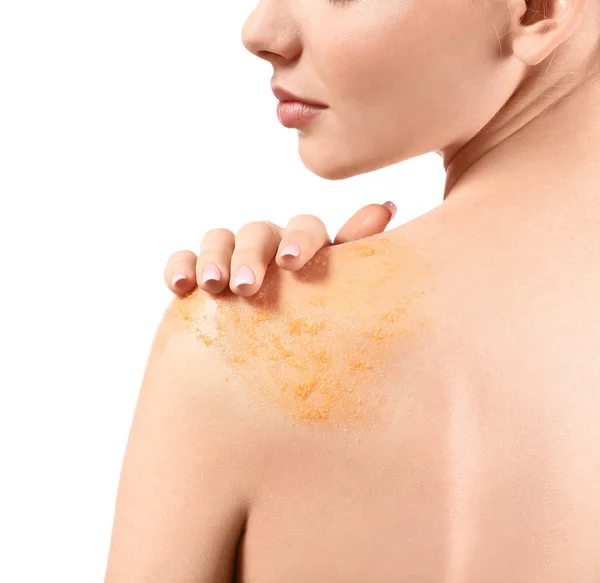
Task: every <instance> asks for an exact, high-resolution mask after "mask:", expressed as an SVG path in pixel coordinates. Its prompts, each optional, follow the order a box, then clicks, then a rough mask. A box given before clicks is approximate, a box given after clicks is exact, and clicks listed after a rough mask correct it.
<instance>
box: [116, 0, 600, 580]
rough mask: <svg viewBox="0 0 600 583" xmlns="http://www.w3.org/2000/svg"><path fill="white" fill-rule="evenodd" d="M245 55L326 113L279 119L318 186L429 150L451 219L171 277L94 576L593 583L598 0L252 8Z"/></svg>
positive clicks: (231, 242)
mask: <svg viewBox="0 0 600 583" xmlns="http://www.w3.org/2000/svg"><path fill="white" fill-rule="evenodd" d="M243 40H244V44H245V46H246V47H247V48H248V49H249V50H250V51H252V52H253V53H254V54H256V55H257V56H259V57H261V58H264V59H266V60H268V61H269V62H271V63H272V65H273V68H274V83H276V84H277V85H278V86H280V87H283V89H285V90H286V91H287V92H293V93H295V94H297V95H299V96H300V98H301V99H304V100H306V102H311V103H319V104H321V105H320V106H319V107H318V108H317V109H315V108H313V107H310V106H302V105H297V104H296V105H293V104H289V103H288V104H287V105H283V106H281V107H280V119H281V120H282V122H285V124H286V125H290V126H291V125H295V126H296V127H298V128H299V129H301V131H300V132H299V148H300V155H301V158H302V160H303V162H304V163H305V165H306V166H307V167H308V168H309V169H310V170H311V171H313V172H315V173H316V174H318V175H319V176H322V177H324V178H329V179H341V178H345V177H349V176H355V175H357V174H360V173H363V172H367V171H371V170H374V169H376V168H381V167H383V166H386V165H389V164H393V163H396V162H400V161H402V160H406V159H408V158H410V157H413V156H416V155H420V154H423V153H426V152H430V151H436V152H438V153H440V154H441V155H442V156H443V159H444V166H445V168H446V170H447V181H446V188H445V192H444V202H443V203H442V204H441V205H439V206H438V207H436V208H435V209H433V210H432V211H430V212H428V213H426V214H424V215H422V216H421V217H418V218H417V219H415V220H413V221H410V222H408V223H406V224H403V225H401V226H399V227H397V228H395V229H392V230H390V231H388V232H385V233H382V232H381V231H382V230H383V228H384V227H385V224H384V223H385V222H386V221H387V220H388V219H387V218H385V216H384V218H383V219H381V217H380V218H379V219H378V220H379V221H380V223H379V227H377V228H374V229H373V230H372V232H371V233H366V238H363V239H361V240H351V239H356V238H357V236H356V232H354V233H353V235H354V236H352V235H348V234H345V235H344V237H342V239H345V240H342V241H338V242H339V243H340V244H337V245H328V244H327V243H328V241H327V238H326V234H324V232H323V228H322V226H321V225H319V224H318V221H316V219H315V218H314V217H313V218H310V219H309V218H307V217H306V216H303V217H301V218H300V219H298V220H300V221H303V224H302V227H300V228H295V227H294V225H291V226H290V228H289V229H288V230H286V231H283V230H282V229H280V228H278V227H277V226H275V225H272V224H270V223H251V224H250V226H249V227H248V226H246V227H245V231H244V229H243V230H242V231H243V232H240V233H238V234H237V235H236V237H234V236H233V234H231V233H229V234H226V233H225V232H224V231H214V232H212V235H211V236H212V237H213V241H212V242H209V243H207V244H206V245H204V243H203V249H201V253H200V257H199V258H198V259H196V258H195V256H193V257H192V256H191V255H188V256H187V258H185V257H183V256H181V255H179V256H178V258H177V261H179V264H178V265H172V264H170V265H169V266H168V269H167V272H168V274H169V275H170V274H171V270H173V269H174V268H175V269H177V270H178V271H182V272H184V273H186V274H187V276H188V277H187V285H188V286H189V287H188V288H187V290H188V292H189V291H191V293H185V295H184V297H176V298H174V300H173V302H172V304H171V305H170V306H169V308H168V309H167V311H166V313H165V316H164V318H163V320H162V322H161V323H160V325H159V327H158V330H157V334H156V338H155V341H154V344H153V346H152V350H151V353H150V357H149V360H148V364H147V369H146V372H145V375H144V379H143V382H142V387H141V389H140V395H139V399H138V404H137V407H136V412H135V416H134V419H133V424H132V428H131V433H130V437H129V441H128V444H127V451H126V454H125V460H124V463H123V470H122V474H121V480H120V484H119V491H118V496H117V506H116V512H115V522H114V527H113V534H112V539H111V548H110V553H109V558H108V567H107V574H106V579H105V582H106V583H121V582H125V581H127V582H128V583H142V582H144V583H147V582H150V581H152V582H154V581H161V582H168V583H183V582H186V583H188V582H192V581H193V582H194V583H215V582H218V583H221V582H231V581H239V582H242V581H243V582H247V583H254V582H256V583H259V582H260V583H270V582H278V583H280V582H282V581H285V582H286V583H296V582H298V583H300V582H302V583H308V582H309V581H310V582H328V583H334V582H335V583H338V582H340V583H341V582H344V583H354V582H361V583H370V582H373V583H375V582H377V583H388V582H389V583H392V582H393V583H400V582H416V581H419V582H422V583H440V582H451V583H480V582H483V581H485V582H486V583H491V582H493V583H496V582H497V583H506V582H507V581H510V582H511V583H532V582H534V581H535V582H537V581H539V582H542V581H543V582H544V583H559V582H561V583H562V582H565V581H571V582H576V583H597V582H598V581H600V543H599V542H598V541H600V423H599V422H598V419H600V391H599V390H598V387H599V385H600V358H599V356H598V353H599V349H600V303H599V302H598V297H599V295H600V189H599V188H598V187H599V185H600V1H598V0H531V1H530V2H526V1H525V0H468V1H467V0H424V1H423V0H421V1H420V2H417V1H416V0H347V1H339V0H336V1H333V0H295V1H294V2H292V1H287V0H260V2H259V4H258V6H257V7H256V9H255V10H254V12H253V13H252V14H251V16H250V17H249V18H248V20H247V22H246V23H245V26H244V29H243ZM275 91H276V92H277V93H278V94H279V95H280V96H281V97H282V98H284V99H285V98H286V97H288V95H287V94H286V93H285V92H284V91H282V90H281V89H277V88H276V89H275ZM383 208H384V207H382V206H376V207H373V208H371V209H370V210H369V211H366V212H371V211H373V212H377V213H382V212H383ZM361 212H362V211H361ZM307 220H308V221H312V222H311V223H307ZM311 225H312V226H311ZM292 227H294V228H292ZM249 229H252V233H254V235H255V236H256V239H255V243H254V246H253V247H252V246H251V247H249V246H248V241H249V238H248V233H249ZM219 233H220V234H219ZM301 234H303V235H301ZM215 235H218V236H222V237H224V238H223V239H222V240H221V242H219V241H218V237H215ZM296 236H299V237H300V236H303V237H304V239H303V240H302V241H295V240H292V239H295V238H296ZM238 237H239V238H240V241H241V244H240V245H239V249H240V250H242V251H245V252H242V253H238V254H237V255H236V251H235V248H236V247H237V246H238ZM209 239H210V238H209ZM215 241H216V243H215ZM308 241H310V243H309V242H308ZM283 242H285V246H286V247H287V243H294V242H296V243H300V246H301V247H302V246H304V247H305V249H304V253H305V255H304V256H302V257H300V256H299V257H300V259H298V258H295V259H293V260H292V261H299V262H300V263H306V264H305V265H304V266H303V267H302V268H301V269H297V267H298V265H299V264H298V263H295V264H289V263H287V264H286V263H283V262H284V261H286V260H285V259H279V258H278V259H277V260H276V262H271V263H269V262H270V260H271V259H272V258H273V257H274V256H275V254H276V252H277V251H279V250H281V251H283V247H282V246H281V245H282V244H283ZM321 246H324V247H323V248H322V249H320V250H318V249H319V247H321ZM206 250H210V251H211V254H206V253H205V251H206ZM315 250H317V251H316V252H315ZM308 256H310V257H308ZM306 259H309V261H308V262H306ZM196 263H197V265H196ZM210 263H215V264H217V266H218V267H219V268H220V271H221V280H220V283H219V286H221V289H218V287H213V288H208V287H206V284H202V280H201V276H200V277H199V278H197V277H196V269H198V273H203V270H204V267H205V266H206V265H208V264H210ZM280 266H282V267H286V269H280ZM240 267H249V268H251V269H252V271H253V277H254V281H253V282H252V279H251V278H250V279H248V280H246V281H247V282H248V283H245V284H244V283H241V282H240V280H238V282H237V283H236V282H235V276H236V275H237V273H238V268H240ZM265 268H266V271H264V270H265ZM242 275H250V273H249V272H248V270H246V269H244V270H242ZM195 280H199V281H200V285H201V286H203V287H199V288H196V289H193V288H194V285H195V283H196V281H195ZM241 281H242V282H243V280H241ZM176 285H178V284H176ZM209 285H212V284H209ZM228 285H229V287H227V286H228ZM244 286H245V287H244ZM184 287H185V286H184ZM173 289H176V288H173ZM182 289H183V288H182ZM192 290H193V291H192ZM244 290H245V291H244ZM219 291H221V293H218V292H219ZM239 296H246V297H239Z"/></svg>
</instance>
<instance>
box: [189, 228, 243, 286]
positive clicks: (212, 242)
mask: <svg viewBox="0 0 600 583" xmlns="http://www.w3.org/2000/svg"><path fill="white" fill-rule="evenodd" d="M234 245H235V235H234V234H233V232H232V231H230V230H229V229H211V230H210V231H207V232H206V233H205V235H204V237H202V241H201V243H200V252H199V253H198V261H197V262H196V280H197V281H198V286H199V287H201V288H202V289H203V290H204V291H207V292H209V293H211V294H219V293H221V292H222V291H223V290H224V289H225V288H226V287H227V285H228V283H229V266H230V264H231V255H232V254H233V248H234Z"/></svg>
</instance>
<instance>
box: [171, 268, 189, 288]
mask: <svg viewBox="0 0 600 583" xmlns="http://www.w3.org/2000/svg"><path fill="white" fill-rule="evenodd" d="M186 277H187V276H186V275H185V273H181V271H178V272H177V273H174V274H173V277H172V278H171V285H175V284H176V283H177V282H178V281H182V280H183V279H185V278H186Z"/></svg>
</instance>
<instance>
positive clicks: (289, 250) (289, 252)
mask: <svg viewBox="0 0 600 583" xmlns="http://www.w3.org/2000/svg"><path fill="white" fill-rule="evenodd" d="M298 255H300V245H298V244H297V243H290V244H289V245H286V246H285V247H284V249H283V251H282V252H281V253H280V255H279V257H298Z"/></svg>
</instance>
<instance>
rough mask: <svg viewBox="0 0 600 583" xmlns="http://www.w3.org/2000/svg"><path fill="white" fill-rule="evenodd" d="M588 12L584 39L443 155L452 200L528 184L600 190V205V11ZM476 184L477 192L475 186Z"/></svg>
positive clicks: (576, 39)
mask: <svg viewBox="0 0 600 583" xmlns="http://www.w3.org/2000/svg"><path fill="white" fill-rule="evenodd" d="M595 8H596V5H595V4H594V5H590V6H589V7H588V14H587V15H586V18H584V19H583V20H582V24H581V28H580V30H579V31H578V34H577V35H574V36H573V38H571V39H569V41H567V42H566V43H564V44H563V45H562V46H560V47H559V48H558V49H557V51H555V54H553V55H552V57H550V58H549V62H548V63H547V62H542V63H540V65H539V66H537V67H536V68H535V69H533V70H531V71H530V72H529V73H528V76H527V78H526V79H525V80H523V81H522V83H521V85H520V87H519V89H518V90H517V91H516V92H515V93H514V95H513V96H512V97H511V99H510V100H509V101H508V102H507V103H506V105H505V106H504V107H503V108H502V110H501V111H500V112H499V113H498V114H497V115H496V116H495V117H494V119H493V120H492V121H491V122H490V123H489V124H488V125H487V126H486V127H484V128H483V129H482V130H481V131H480V132H479V133H478V134H477V135H476V136H475V137H473V138H471V139H468V140H467V139H465V141H464V142H462V143H456V144H453V145H450V146H449V147H448V148H445V149H444V150H443V151H441V152H439V153H440V154H441V155H442V156H443V158H444V168H445V170H446V186H445V190H444V201H445V202H446V199H448V200H447V202H450V200H455V199H457V198H459V197H460V198H464V197H466V196H470V197H479V196H481V195H483V196H485V195H486V192H491V191H489V190H488V189H486V188H484V189H483V190H482V187H489V186H491V185H493V187H494V188H493V191H495V192H498V193H499V194H501V196H506V197H510V196H511V192H514V191H516V190H521V188H520V186H521V182H522V181H523V180H525V181H526V182H527V183H528V184H531V183H533V184H538V185H540V186H542V187H543V186H544V185H552V184H554V185H556V186H557V187H559V188H560V187H564V186H568V187H569V189H571V188H572V187H574V188H577V187H579V188H582V189H583V190H587V188H588V187H591V186H592V185H593V186H594V187H595V192H596V195H597V196H596V197H595V198H596V199H597V200H598V201H599V203H600V174H599V173H600V33H599V31H600V10H596V9H595ZM474 186H475V187H476V188H475V189H474V188H473V187H474Z"/></svg>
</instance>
